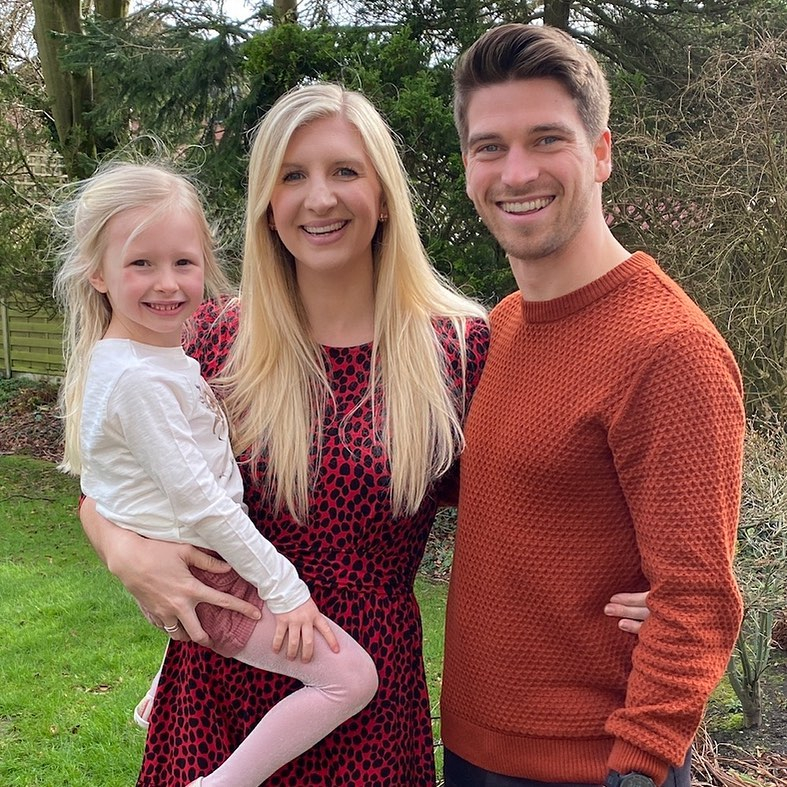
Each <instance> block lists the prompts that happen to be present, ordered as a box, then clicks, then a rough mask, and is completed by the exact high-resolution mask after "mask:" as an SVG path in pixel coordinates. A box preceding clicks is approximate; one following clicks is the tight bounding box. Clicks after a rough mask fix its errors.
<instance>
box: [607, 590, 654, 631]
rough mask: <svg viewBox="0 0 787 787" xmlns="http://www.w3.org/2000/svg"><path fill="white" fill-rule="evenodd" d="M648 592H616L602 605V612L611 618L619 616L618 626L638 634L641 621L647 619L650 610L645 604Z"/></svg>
mask: <svg viewBox="0 0 787 787" xmlns="http://www.w3.org/2000/svg"><path fill="white" fill-rule="evenodd" d="M648 592H649V591H647V590H646V591H643V592H642V593H616V594H615V595H614V596H612V598H611V599H610V600H609V604H607V606H606V607H604V614H605V615H609V616H610V617H613V618H621V620H619V621H618V628H619V629H621V631H626V632H628V633H629V634H637V635H639V630H640V629H641V628H642V622H643V621H644V620H647V618H648V616H649V615H650V610H649V609H648V606H647V600H648Z"/></svg>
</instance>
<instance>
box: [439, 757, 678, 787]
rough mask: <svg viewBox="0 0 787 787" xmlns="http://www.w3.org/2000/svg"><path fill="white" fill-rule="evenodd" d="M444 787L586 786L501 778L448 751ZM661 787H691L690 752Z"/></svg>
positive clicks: (445, 760) (497, 774) (445, 759)
mask: <svg viewBox="0 0 787 787" xmlns="http://www.w3.org/2000/svg"><path fill="white" fill-rule="evenodd" d="M443 763H444V772H445V787H588V785H587V784H575V783H573V782H537V781H533V779H519V778H517V777H516V776H503V774H501V773H492V771H486V770H484V769H483V768H479V767H477V766H475V765H472V764H471V763H469V762H468V761H467V760H463V759H462V758H461V757H458V756H457V755H456V754H454V753H453V752H451V751H449V750H448V749H446V750H445V757H444V759H443ZM663 787H691V751H689V753H688V754H687V755H686V761H685V762H684V763H683V765H681V766H680V768H670V772H669V774H668V775H667V781H665V782H664V785H663Z"/></svg>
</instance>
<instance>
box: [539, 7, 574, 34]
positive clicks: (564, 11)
mask: <svg viewBox="0 0 787 787" xmlns="http://www.w3.org/2000/svg"><path fill="white" fill-rule="evenodd" d="M570 9H571V3H570V1H569V0H546V2H545V3H544V24H545V25H549V26H550V27H557V28H559V29H560V30H565V31H566V32H568V12H569V10H570Z"/></svg>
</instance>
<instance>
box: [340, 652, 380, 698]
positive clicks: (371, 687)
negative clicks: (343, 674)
mask: <svg viewBox="0 0 787 787" xmlns="http://www.w3.org/2000/svg"><path fill="white" fill-rule="evenodd" d="M354 651H355V652H354V653H353V655H352V658H350V659H349V664H348V672H347V674H348V675H349V676H350V682H349V685H348V691H349V692H350V694H351V695H352V699H353V700H354V701H355V704H356V705H357V706H358V709H359V710H360V709H361V708H363V707H365V706H366V705H368V704H369V702H371V700H372V698H373V697H374V695H375V694H376V693H377V687H378V686H379V679H378V677H377V667H376V666H375V665H374V661H372V657H371V656H370V655H369V654H368V653H367V652H366V651H365V650H364V649H363V648H362V647H360V646H357V647H356V648H355V649H354Z"/></svg>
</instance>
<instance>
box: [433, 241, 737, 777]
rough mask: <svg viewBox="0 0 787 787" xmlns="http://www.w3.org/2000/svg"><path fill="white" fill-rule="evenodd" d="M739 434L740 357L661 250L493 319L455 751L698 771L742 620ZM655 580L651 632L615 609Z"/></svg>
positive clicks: (477, 429) (554, 768)
mask: <svg viewBox="0 0 787 787" xmlns="http://www.w3.org/2000/svg"><path fill="white" fill-rule="evenodd" d="M743 431H744V414H743V407H742V394H741V381H740V375H739V372H738V369H737V367H736V364H735V362H734V359H733V357H732V355H731V353H730V351H729V349H728V348H727V346H726V345H725V343H724V341H723V340H722V339H721V337H720V336H719V335H718V333H717V331H716V330H715V329H714V328H713V326H712V325H711V323H710V322H709V320H708V319H707V318H706V317H705V316H704V315H703V314H702V313H701V311H700V310H699V309H698V308H697V306H696V305H695V304H694V303H693V302H691V300H690V299H689V298H688V297H687V296H686V295H685V293H684V292H683V291H682V290H681V289H680V288H679V287H678V286H677V285H676V284H675V283H674V282H673V281H671V280H670V279H669V278H668V277H667V276H666V275H665V274H664V273H663V272H662V271H661V270H660V269H659V267H658V266H657V265H656V263H655V262H654V261H653V260H652V259H651V258H650V257H648V256H647V255H645V254H642V253H637V254H635V255H633V256H632V257H630V258H629V259H628V260H626V261H625V262H624V263H622V264H621V265H620V266H618V267H617V268H615V269H614V270H612V271H611V272H609V273H608V274H607V275H605V276H604V277H602V278H600V279H598V280H597V281H594V282H592V283H591V284H589V285H587V286H586V287H584V288H582V289H580V290H577V291H575V292H573V293H570V294H568V295H566V296H565V297H562V298H559V299H556V300H552V301H548V302H525V301H523V299H522V297H521V295H520V294H519V293H515V294H514V295H512V296H509V297H508V298H507V299H505V300H504V301H503V302H502V303H501V304H500V305H499V306H498V307H497V308H496V309H495V311H494V312H493V314H492V321H491V343H490V348H489V356H488V360H487V364H486V369H485V372H484V376H483V378H482V380H481V383H480V385H479V386H478V389H477V390H476V394H475V398H474V400H473V404H472V407H471V408H470V413H469V416H468V421H467V426H466V440H467V448H466V451H465V453H464V454H463V455H462V462H461V490H460V501H459V524H458V534H457V541H456V551H455V555H454V563H453V571H452V578H451V585H450V591H449V602H448V614H447V623H446V659H445V670H444V675H443V691H442V734H443V740H444V741H445V744H446V747H447V748H449V749H451V750H452V751H454V752H455V753H456V754H458V755H459V756H460V757H462V758H464V759H465V760H467V761H469V762H471V763H473V764H475V765H478V766H480V767H483V768H486V769H488V770H491V771H495V772H497V773H502V774H507V775H511V776H521V777H525V778H530V779H536V780H541V781H563V782H580V783H592V784H601V783H602V781H603V780H604V777H605V775H606V773H607V770H608V769H610V768H611V769H614V770H617V771H620V772H622V773H625V772H628V771H632V770H633V771H641V772H645V773H647V774H649V775H651V776H652V777H653V778H654V779H655V780H656V782H657V783H659V782H661V781H663V779H664V778H665V777H666V774H667V768H668V765H679V764H680V763H681V762H683V759H684V757H685V755H686V751H687V749H688V747H689V746H690V743H691V741H692V738H693V735H694V733H695V731H696V728H697V726H698V724H699V721H700V719H701V716H702V712H703V706H704V703H705V701H706V699H707V697H708V695H709V694H710V692H711V691H712V689H713V688H714V686H715V684H716V683H717V681H718V680H719V678H720V677H721V675H722V674H723V671H724V668H725V665H726V664H727V660H728V657H729V655H730V652H731V649H732V646H733V643H734V641H735V637H736V633H737V631H738V626H739V623H740V619H741V602H740V597H739V594H738V590H737V587H736V584H735V579H734V575H733V571H732V555H733V550H734V544H735V533H736V524H737V516H738V506H739V501H740V485H741V462H742V458H741V457H742V439H743ZM647 588H650V589H651V595H650V598H649V600H648V606H649V607H650V609H651V612H652V614H651V617H650V619H649V620H648V621H647V622H646V623H645V625H644V626H643V627H642V631H641V634H640V637H639V639H637V638H636V637H632V636H631V635H629V634H626V633H623V632H621V631H619V629H618V627H617V619H614V618H608V617H606V616H604V614H603V609H604V606H605V604H606V602H607V601H608V599H609V598H610V596H611V595H612V594H613V593H615V592H617V591H624V590H625V591H636V590H645V589H647Z"/></svg>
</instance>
